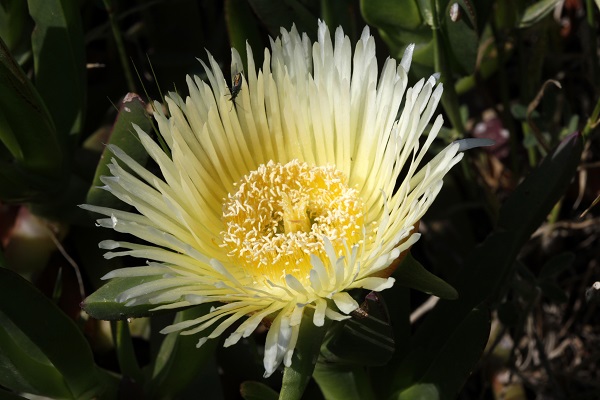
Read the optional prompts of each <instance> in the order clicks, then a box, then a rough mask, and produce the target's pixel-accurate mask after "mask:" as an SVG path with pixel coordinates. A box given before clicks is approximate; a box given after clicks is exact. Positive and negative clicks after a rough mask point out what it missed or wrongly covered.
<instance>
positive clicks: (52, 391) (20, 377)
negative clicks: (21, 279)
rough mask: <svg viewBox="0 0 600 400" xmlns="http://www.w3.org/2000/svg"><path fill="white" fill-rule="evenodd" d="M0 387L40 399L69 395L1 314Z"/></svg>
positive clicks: (56, 375) (49, 366)
mask: <svg viewBox="0 0 600 400" xmlns="http://www.w3.org/2000/svg"><path fill="white" fill-rule="evenodd" d="M0 385H2V386H4V387H7V388H11V389H12V390H15V391H18V392H23V393H32V394H36V395H41V396H49V397H70V396H71V393H70V391H69V388H68V387H67V385H66V384H65V381H64V380H63V377H62V375H61V374H60V372H59V371H58V370H57V369H56V368H55V367H54V366H53V365H52V363H51V362H50V361H49V360H48V358H47V357H45V356H44V354H43V353H42V352H41V351H40V350H39V349H38V348H37V347H36V345H35V344H34V343H33V342H32V341H31V340H30V339H29V338H28V337H27V336H25V334H24V333H23V332H22V331H21V330H20V329H19V328H18V327H16V326H15V325H14V324H13V323H12V322H11V320H10V319H8V318H7V317H6V316H5V315H4V314H3V313H1V312H0ZM0 397H1V396H0Z"/></svg>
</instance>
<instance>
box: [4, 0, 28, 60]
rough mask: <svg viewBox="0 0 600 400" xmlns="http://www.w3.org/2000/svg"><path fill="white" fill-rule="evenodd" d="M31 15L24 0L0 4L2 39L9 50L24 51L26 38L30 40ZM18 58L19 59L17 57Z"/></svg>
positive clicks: (12, 0)
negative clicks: (29, 25) (29, 23)
mask: <svg viewBox="0 0 600 400" xmlns="http://www.w3.org/2000/svg"><path fill="white" fill-rule="evenodd" d="M28 19H29V13H28V12H27V3H26V2H24V1H23V0H5V1H2V2H0V38H2V40H3V41H4V43H6V46H7V47H8V49H9V50H10V51H11V52H12V54H15V51H18V50H21V51H23V50H24V49H23V48H22V47H25V46H24V45H25V43H23V42H25V38H26V37H27V40H28V39H29V33H28V32H27V29H26V28H27V27H28ZM16 58H18V57H16Z"/></svg>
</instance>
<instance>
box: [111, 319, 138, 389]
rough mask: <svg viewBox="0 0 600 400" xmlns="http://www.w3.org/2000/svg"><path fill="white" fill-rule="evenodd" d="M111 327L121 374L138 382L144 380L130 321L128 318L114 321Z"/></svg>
mask: <svg viewBox="0 0 600 400" xmlns="http://www.w3.org/2000/svg"><path fill="white" fill-rule="evenodd" d="M111 328H112V332H113V338H114V340H115V348H116V351H117V359H118V360H119V366H120V367H121V374H123V376H126V377H129V378H131V379H133V380H134V381H135V382H137V383H141V382H143V380H144V377H143V374H142V370H141V369H140V366H139V365H138V362H137V359H136V358H135V353H134V351H133V344H132V342H131V334H130V333H129V324H128V322H127V321H126V320H122V321H114V322H112V323H111Z"/></svg>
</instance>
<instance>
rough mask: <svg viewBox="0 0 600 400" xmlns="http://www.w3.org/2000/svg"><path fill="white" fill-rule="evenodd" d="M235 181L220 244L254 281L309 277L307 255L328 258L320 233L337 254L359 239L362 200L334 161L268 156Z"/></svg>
mask: <svg viewBox="0 0 600 400" xmlns="http://www.w3.org/2000/svg"><path fill="white" fill-rule="evenodd" d="M235 186H236V187H237V191H236V192H235V193H233V194H231V193H230V194H229V196H228V198H227V200H226V201H225V204H224V207H223V210H224V211H223V221H224V223H225V229H226V230H225V231H223V232H221V235H222V237H223V244H222V245H221V246H222V247H224V248H226V249H227V250H228V255H229V257H230V258H231V259H232V261H233V262H234V263H236V264H237V265H240V266H241V267H242V268H244V270H245V271H246V273H247V274H249V275H250V276H252V277H254V279H255V282H259V281H261V282H262V281H264V279H269V280H271V281H272V282H274V283H282V282H283V279H284V278H285V276H286V275H287V274H292V275H294V276H295V277H296V278H297V279H298V280H300V281H301V282H308V277H309V272H310V270H311V269H312V266H311V263H310V256H311V254H314V255H316V256H318V257H320V258H321V259H323V260H326V251H325V243H324V237H327V238H328V239H329V241H330V242H331V243H332V245H333V248H334V249H335V252H336V254H337V255H338V256H339V255H340V254H342V252H343V251H344V249H345V248H346V246H347V247H348V248H350V247H351V246H353V245H355V244H362V243H363V235H364V233H363V231H364V222H363V210H364V205H363V202H362V200H361V199H360V197H359V196H358V191H357V190H356V189H352V188H349V187H348V186H347V184H346V177H345V176H344V174H343V173H342V172H341V171H339V170H337V169H335V168H334V167H332V166H326V167H316V166H310V165H309V164H307V163H305V162H300V161H298V160H293V161H290V162H288V163H287V164H280V163H275V162H273V161H269V162H268V163H267V164H266V165H265V164H262V165H260V166H259V167H258V169H256V170H255V171H252V172H250V173H249V174H247V175H246V176H244V177H243V178H242V179H241V180H240V181H239V182H238V183H236V184H235ZM325 265H327V262H325Z"/></svg>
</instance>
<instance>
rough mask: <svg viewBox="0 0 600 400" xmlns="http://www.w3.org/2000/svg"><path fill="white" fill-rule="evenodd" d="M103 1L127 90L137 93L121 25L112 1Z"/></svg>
mask: <svg viewBox="0 0 600 400" xmlns="http://www.w3.org/2000/svg"><path fill="white" fill-rule="evenodd" d="M103 1H104V7H105V8H106V12H107V13H108V19H109V21H110V27H111V29H112V32H113V37H114V38H115V44H116V45H117V51H118V52H119V59H120V60H121V66H122V67H123V72H124V73H125V80H126V81H127V88H128V90H129V91H130V92H135V91H136V89H135V80H134V79H133V74H132V73H131V68H130V66H129V59H128V58H127V52H126V51H125V45H124V44H123V35H121V30H120V29H119V25H118V24H117V20H116V18H115V14H114V12H113V4H112V0H103Z"/></svg>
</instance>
